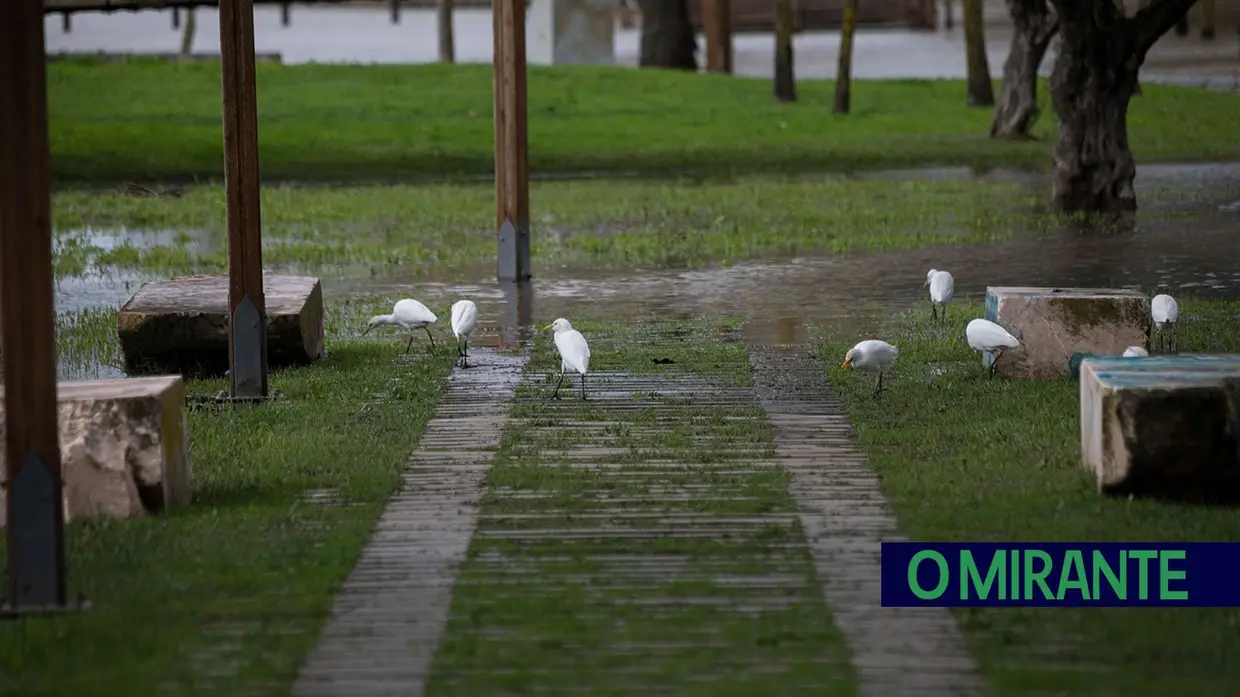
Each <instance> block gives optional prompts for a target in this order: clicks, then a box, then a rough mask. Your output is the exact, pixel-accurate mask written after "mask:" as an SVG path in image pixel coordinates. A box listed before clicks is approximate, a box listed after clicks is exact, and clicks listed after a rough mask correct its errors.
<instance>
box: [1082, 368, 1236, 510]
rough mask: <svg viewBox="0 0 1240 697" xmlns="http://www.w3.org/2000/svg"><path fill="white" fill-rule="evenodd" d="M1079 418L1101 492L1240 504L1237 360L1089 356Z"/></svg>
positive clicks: (1085, 460)
mask: <svg viewBox="0 0 1240 697" xmlns="http://www.w3.org/2000/svg"><path fill="white" fill-rule="evenodd" d="M1080 420H1081V464H1082V465H1083V466H1084V467H1085V468H1086V469H1088V470H1089V471H1091V472H1093V473H1094V474H1095V475H1096V477H1097V481H1098V490H1099V491H1100V492H1102V493H1105V494H1134V495H1143V496H1155V497H1159V498H1171V499H1182V500H1194V501H1209V500H1215V501H1219V500H1224V501H1228V502H1235V501H1236V500H1238V499H1240V355H1192V354H1181V355H1177V356H1143V357H1133V358H1123V357H1115V358H1110V357H1108V358H1089V359H1086V360H1085V361H1083V362H1082V363H1081V386H1080Z"/></svg>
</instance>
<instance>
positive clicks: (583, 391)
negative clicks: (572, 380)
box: [581, 373, 586, 402]
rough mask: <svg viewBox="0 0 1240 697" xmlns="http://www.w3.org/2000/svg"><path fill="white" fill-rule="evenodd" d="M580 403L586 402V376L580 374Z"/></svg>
mask: <svg viewBox="0 0 1240 697" xmlns="http://www.w3.org/2000/svg"><path fill="white" fill-rule="evenodd" d="M581 401H583V402H584V401H586V374H585V373H582V374H581Z"/></svg>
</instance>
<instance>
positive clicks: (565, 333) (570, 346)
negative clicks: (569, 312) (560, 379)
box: [551, 317, 590, 375]
mask: <svg viewBox="0 0 1240 697" xmlns="http://www.w3.org/2000/svg"><path fill="white" fill-rule="evenodd" d="M551 328H552V329H553V330H555V348H556V350H557V351H559V352H560V372H562V373H563V372H568V370H570V369H571V370H574V371H576V372H578V373H580V374H582V375H585V374H586V373H588V372H589V371H590V345H589V344H587V343H586V338H585V337H584V336H582V335H581V332H579V331H577V330H576V329H573V325H571V324H569V322H568V320H566V319H564V318H563V317H561V318H559V319H557V320H556V321H554V322H552V323H551Z"/></svg>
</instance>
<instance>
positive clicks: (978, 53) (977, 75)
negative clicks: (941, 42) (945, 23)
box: [961, 0, 995, 106]
mask: <svg viewBox="0 0 1240 697" xmlns="http://www.w3.org/2000/svg"><path fill="white" fill-rule="evenodd" d="M962 6H963V7H962V10H961V11H962V12H963V14H964V50H965V56H966V58H967V61H968V65H967V67H968V103H969V106H992V105H993V104H994V103H995V89H994V86H992V85H991V84H990V63H989V62H988V61H987V60H986V29H985V26H984V25H983V16H982V0H964V2H963V3H962Z"/></svg>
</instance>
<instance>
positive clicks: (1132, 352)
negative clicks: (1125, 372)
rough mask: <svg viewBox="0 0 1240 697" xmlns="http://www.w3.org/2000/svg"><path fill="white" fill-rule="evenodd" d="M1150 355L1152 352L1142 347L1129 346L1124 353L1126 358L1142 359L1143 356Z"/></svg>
mask: <svg viewBox="0 0 1240 697" xmlns="http://www.w3.org/2000/svg"><path fill="white" fill-rule="evenodd" d="M1148 355H1150V352H1149V351H1146V350H1145V349H1144V348H1142V347H1140V346H1129V347H1128V348H1127V349H1126V350H1125V351H1124V358H1140V357H1141V356H1148Z"/></svg>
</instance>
